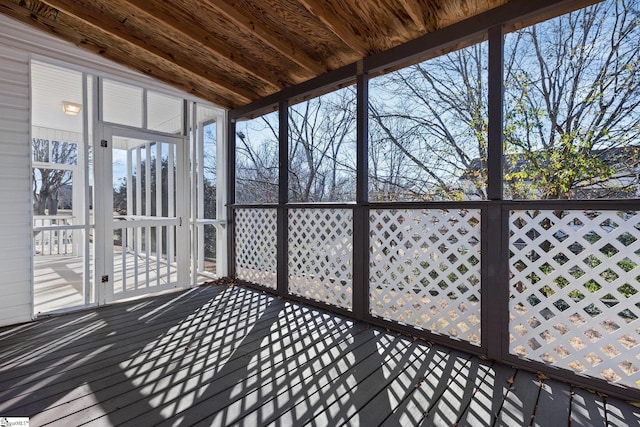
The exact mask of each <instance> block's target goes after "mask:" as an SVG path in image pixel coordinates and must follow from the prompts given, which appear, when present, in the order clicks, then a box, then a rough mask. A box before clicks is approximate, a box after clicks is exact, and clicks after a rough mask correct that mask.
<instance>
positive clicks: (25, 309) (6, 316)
mask: <svg viewBox="0 0 640 427" xmlns="http://www.w3.org/2000/svg"><path fill="white" fill-rule="evenodd" d="M30 320H32V315H31V305H30V304H23V305H16V306H13V307H3V309H2V310H0V326H6V325H13V324H16V323H24V322H29V321H30Z"/></svg>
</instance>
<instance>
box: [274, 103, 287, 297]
mask: <svg viewBox="0 0 640 427" xmlns="http://www.w3.org/2000/svg"><path fill="white" fill-rule="evenodd" d="M278 140H279V144H278V156H279V160H278V218H277V245H276V248H277V249H276V254H277V258H278V261H277V268H278V276H277V277H278V279H277V291H278V294H280V295H287V294H288V293H289V255H288V254H289V221H288V215H289V213H288V210H287V203H288V202H289V102H288V101H287V100H282V101H280V102H279V103H278Z"/></svg>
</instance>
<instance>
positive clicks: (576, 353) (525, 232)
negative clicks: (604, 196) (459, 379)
mask: <svg viewBox="0 0 640 427" xmlns="http://www.w3.org/2000/svg"><path fill="white" fill-rule="evenodd" d="M509 235H510V238H509V250H510V253H511V255H510V277H511V278H510V288H511V299H510V304H509V306H510V326H509V330H510V335H511V336H510V339H511V343H510V352H511V353H512V354H516V355H519V356H521V357H524V358H527V359H531V360H536V361H542V362H545V363H549V364H554V365H555V366H558V367H562V368H565V369H570V370H573V371H576V372H580V373H582V374H585V375H590V376H594V377H598V378H604V379H605V380H607V381H609V382H616V383H620V384H623V385H627V386H632V387H638V385H639V381H640V372H639V371H638V367H639V366H640V362H639V359H640V347H638V344H639V343H640V322H638V317H639V316H640V298H638V295H637V292H638V290H640V283H639V279H640V276H639V275H640V269H639V268H638V266H639V265H640V256H639V255H640V240H639V239H640V213H639V212H635V211H633V212H620V211H583V210H558V211H552V210H544V211H538V210H527V211H511V213H510V217H509Z"/></svg>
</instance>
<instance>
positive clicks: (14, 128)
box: [0, 119, 29, 136]
mask: <svg viewBox="0 0 640 427" xmlns="http://www.w3.org/2000/svg"><path fill="white" fill-rule="evenodd" d="M0 129H2V130H3V131H9V132H18V133H22V134H23V135H27V136H28V135H29V122H24V121H18V120H9V119H0Z"/></svg>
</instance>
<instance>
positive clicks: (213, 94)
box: [0, 0, 249, 108]
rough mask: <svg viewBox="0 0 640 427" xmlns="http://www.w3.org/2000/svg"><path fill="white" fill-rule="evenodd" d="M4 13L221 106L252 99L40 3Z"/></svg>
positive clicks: (11, 3) (16, 0)
mask: <svg viewBox="0 0 640 427" xmlns="http://www.w3.org/2000/svg"><path fill="white" fill-rule="evenodd" d="M0 13H3V14H5V15H7V16H10V17H12V18H14V19H17V20H18V21H20V22H23V23H25V24H27V25H30V26H32V27H35V28H37V29H39V30H41V31H44V32H46V33H49V34H52V35H53V36H56V37H58V38H61V39H63V40H66V41H67V42H70V43H73V44H75V45H77V46H80V47H82V48H84V49H86V50H88V51H91V52H93V53H95V54H97V55H100V56H102V57H104V58H106V59H109V60H112V61H115V62H117V63H120V64H126V65H127V66H128V67H129V68H132V69H134V70H137V71H139V72H141V73H143V74H146V75H148V76H151V77H154V78H156V79H158V80H160V81H163V82H165V83H167V84H169V85H171V86H173V87H175V88H177V89H180V90H182V91H184V92H186V93H191V94H193V95H195V96H198V97H199V98H202V99H206V100H208V101H210V102H213V103H215V104H217V105H219V106H221V107H224V108H232V107H237V106H241V105H244V104H246V103H247V102H248V101H249V99H248V98H246V97H243V96H241V95H239V94H237V93H236V92H231V91H229V90H227V89H225V88H224V87H222V86H220V85H218V84H216V83H215V82H211V81H208V80H205V79H203V78H200V77H199V76H196V75H194V74H192V73H191V72H189V71H187V70H185V69H182V68H180V67H178V66H176V65H175V64H173V63H172V62H171V61H166V60H164V59H161V58H157V57H150V56H148V55H146V52H145V51H143V50H142V49H140V48H138V47H136V46H133V45H131V44H128V43H126V42H124V41H123V40H121V39H118V38H113V37H112V36H111V35H110V34H108V33H106V32H104V31H102V30H100V29H99V28H93V27H90V26H89V24H87V23H84V22H82V21H80V20H77V19H75V18H73V17H68V16H65V15H64V14H63V13H60V12H59V11H58V10H57V9H55V8H51V7H49V6H47V5H45V4H43V3H42V2H40V1H37V0H33V1H30V2H24V1H21V0H3V1H2V2H0ZM89 30H91V31H92V33H93V34H92V35H91V36H89V35H88V34H87V33H88V32H89ZM109 37H112V38H111V39H109ZM100 40H101V41H100Z"/></svg>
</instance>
